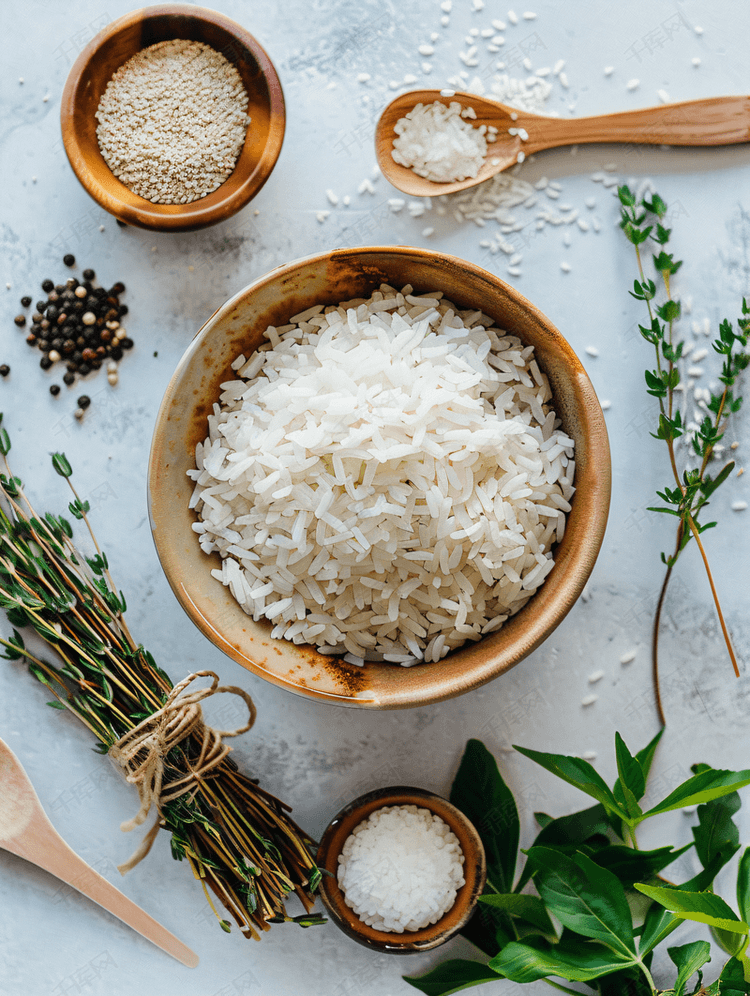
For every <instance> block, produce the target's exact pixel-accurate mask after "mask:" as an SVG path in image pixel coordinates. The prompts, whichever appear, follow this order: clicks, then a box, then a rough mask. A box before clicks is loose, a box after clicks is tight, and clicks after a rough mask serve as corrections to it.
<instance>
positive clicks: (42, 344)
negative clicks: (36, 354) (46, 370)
mask: <svg viewBox="0 0 750 996" xmlns="http://www.w3.org/2000/svg"><path fill="white" fill-rule="evenodd" d="M39 348H40V349H41V351H42V352H43V353H48V352H49V351H50V348H51V347H50V344H49V339H40V340H39Z"/></svg>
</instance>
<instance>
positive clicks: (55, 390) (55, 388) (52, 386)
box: [49, 384, 60, 398]
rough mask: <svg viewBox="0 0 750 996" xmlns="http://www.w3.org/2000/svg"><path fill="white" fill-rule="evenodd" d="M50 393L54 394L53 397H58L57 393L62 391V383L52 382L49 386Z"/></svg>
mask: <svg viewBox="0 0 750 996" xmlns="http://www.w3.org/2000/svg"><path fill="white" fill-rule="evenodd" d="M49 393H50V394H51V395H52V397H53V398H56V397H57V395H58V394H59V393H60V385H59V384H50V386H49Z"/></svg>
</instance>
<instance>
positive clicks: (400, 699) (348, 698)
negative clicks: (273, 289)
mask: <svg viewBox="0 0 750 996" xmlns="http://www.w3.org/2000/svg"><path fill="white" fill-rule="evenodd" d="M379 254H384V255H387V256H404V257H411V256H414V254H417V256H418V257H420V258H421V259H422V260H424V261H426V262H428V263H437V264H439V265H440V266H444V267H446V268H449V267H452V268H455V269H457V270H458V271H460V272H461V274H462V275H463V274H465V273H467V272H468V273H470V274H471V275H472V276H473V277H474V278H476V279H477V280H479V281H484V282H485V283H486V284H488V285H489V288H490V289H491V290H492V291H494V292H495V293H497V292H498V291H500V292H501V293H502V294H505V295H507V297H508V298H510V299H511V301H512V302H513V303H514V304H515V305H516V306H518V307H519V308H520V309H522V310H525V311H527V312H529V313H530V315H531V316H532V317H533V318H534V319H535V320H536V321H537V322H539V324H540V325H541V326H542V327H543V328H544V329H545V331H546V332H547V333H548V334H549V336H550V339H551V341H552V342H553V343H554V346H555V348H556V349H557V350H559V352H560V354H561V355H563V356H564V357H565V366H566V368H567V369H569V371H570V374H569V379H570V382H571V383H572V384H574V385H575V387H576V389H577V390H578V391H579V392H580V394H581V396H582V400H581V405H580V410H579V416H580V419H581V424H582V425H583V426H584V427H585V430H584V433H583V434H584V435H585V436H586V438H587V440H588V442H589V448H590V450H591V457H590V460H589V464H590V470H589V471H588V487H587V492H588V494H589V495H590V497H589V498H588V500H589V503H590V505H591V509H592V510H591V514H590V518H589V519H587V520H586V528H585V529H584V528H582V529H581V530H580V536H579V542H578V544H577V546H576V549H575V552H574V553H573V554H571V560H570V563H568V564H567V568H566V573H565V582H564V584H561V585H560V588H559V589H558V590H557V591H556V592H555V593H554V595H553V596H552V597H550V598H549V601H548V602H547V601H545V603H543V609H542V611H541V612H537V613H534V614H532V615H531V616H530V617H528V619H527V622H526V624H525V625H526V628H525V630H524V632H523V634H519V635H518V637H517V638H516V639H515V641H514V642H513V644H512V645H510V647H509V648H504V650H503V657H502V658H501V659H500V660H498V658H497V655H494V656H493V657H491V658H488V659H485V660H481V661H476V660H472V662H471V664H470V666H469V667H466V668H462V669H461V670H460V671H452V672H451V673H448V672H447V671H442V670H440V669H441V666H442V665H443V664H444V663H445V662H447V661H450V660H451V658H453V657H454V656H455V654H461V653H463V652H464V650H466V649H467V648H466V646H464V648H461V649H459V650H458V651H456V652H455V654H449V655H448V657H446V658H444V659H443V661H440V662H438V663H436V664H423V665H415V666H414V667H412V668H409V669H408V672H409V674H412V673H415V672H416V671H417V670H419V671H420V672H421V669H422V668H425V669H426V668H433V669H437V670H435V671H434V672H433V677H432V678H431V680H430V681H429V682H426V683H423V684H420V683H415V684H414V685H411V684H410V685H409V686H408V689H407V688H397V689H395V690H393V689H389V690H388V693H387V698H386V697H382V698H378V697H377V696H375V697H360V698H357V697H354V696H353V695H346V694H338V693H335V692H330V691H326V690H323V691H321V690H319V689H317V688H315V687H314V686H312V685H310V684H306V685H299V684H295V683H294V682H293V681H292V680H289V679H288V678H286V677H283V676H281V675H279V674H277V673H275V672H273V671H272V670H269V669H267V668H265V667H263V666H262V665H261V664H259V663H258V662H257V661H256V660H254V659H252V658H251V657H250V656H248V655H249V654H252V652H253V649H252V642H250V643H249V644H248V645H247V646H244V645H243V647H242V648H240V647H239V646H237V645H236V644H235V643H233V642H230V640H229V639H228V638H227V637H226V636H225V635H224V634H223V633H221V632H219V631H218V629H216V628H214V626H213V625H212V620H211V619H210V618H206V617H204V616H203V614H202V613H201V612H200V611H198V609H197V607H196V605H195V603H194V602H193V600H192V598H191V597H190V592H189V591H188V590H187V589H186V588H185V586H184V584H183V583H182V582H181V581H180V579H179V578H177V577H175V576H173V573H172V566H171V565H170V559H171V558H172V557H173V556H175V555H174V554H173V553H172V551H171V547H170V541H169V540H168V539H167V538H166V535H165V533H163V532H162V530H161V529H160V528H159V526H160V525H162V526H164V527H165V529H166V530H167V532H168V531H169V529H170V528H171V526H170V523H171V521H172V520H171V516H170V517H169V520H168V521H167V519H165V513H164V511H163V510H162V511H159V509H160V502H159V496H158V492H157V491H156V484H155V482H156V480H157V479H158V477H159V474H160V468H161V466H162V463H163V462H164V461H168V460H169V459H171V457H170V456H169V453H168V452H167V450H166V448H165V439H164V437H165V434H166V427H167V424H168V421H169V414H170V408H171V406H172V404H173V402H174V400H175V398H176V397H177V395H178V394H179V389H180V381H181V379H182V377H183V374H184V372H185V370H186V369H187V368H189V366H190V364H191V362H192V361H193V358H194V357H195V356H196V354H200V351H201V349H202V347H203V344H204V343H205V342H206V341H207V340H209V337H210V336H211V332H212V330H213V329H214V327H215V326H216V325H217V324H219V323H220V322H221V321H222V319H223V318H224V317H225V316H229V315H230V314H231V313H232V311H233V309H234V308H235V307H236V305H237V304H238V303H239V302H240V301H242V300H243V299H244V298H246V297H248V296H249V295H251V294H252V293H253V292H254V291H256V290H258V289H259V288H260V287H262V286H263V285H265V284H267V283H272V282H274V281H276V280H278V279H279V278H284V277H286V276H287V275H289V274H292V273H293V272H294V271H295V270H296V269H297V268H300V267H303V266H306V265H308V264H311V263H321V264H322V263H327V264H334V263H336V262H339V261H340V262H341V263H342V265H345V264H346V262H347V261H348V260H355V261H356V260H357V258H358V257H361V256H363V255H365V256H368V257H376V256H378V255H379ZM374 265H375V264H373V263H371V264H370V266H374ZM386 269H387V263H386V262H385V261H384V262H383V264H382V269H381V270H379V271H378V273H379V275H380V276H383V277H384V276H387V273H385V270H386ZM579 483H580V482H579ZM147 487H148V510H149V519H150V524H151V531H152V536H153V539H154V543H155V546H156V549H157V554H158V556H159V559H160V561H161V564H162V567H163V569H164V571H165V574H166V576H167V580H168V581H169V584H170V586H171V587H172V590H173V592H174V594H175V595H176V597H177V599H178V601H179V602H180V604H181V605H182V607H183V609H184V610H185V612H186V613H187V614H188V616H190V618H191V620H192V622H193V623H194V625H196V626H197V627H198V628H199V629H200V631H201V632H202V633H203V634H204V636H206V637H207V638H208V639H209V640H210V641H211V642H212V643H214V645H215V646H218V647H219V648H220V649H221V650H223V651H224V653H226V654H227V655H228V656H229V657H231V658H232V659H233V660H235V661H236V662H237V663H238V664H240V665H242V666H243V667H245V668H246V669H247V670H249V671H252V672H253V673H254V674H257V675H258V676H260V677H262V678H264V679H265V680H267V681H270V682H272V683H273V684H275V685H278V686H279V687H280V688H285V689H287V690H289V691H292V692H294V693H295V694H298V695H303V696H305V697H306V698H312V699H316V700H318V701H322V702H327V703H329V704H334V705H343V706H347V707H353V708H366V709H399V708H401V709H403V708H412V707H415V706H421V705H428V704H431V703H434V702H440V701H442V700H444V699H449V698H453V697H455V696H457V695H462V694H464V693H465V692H468V691H471V690H472V689H475V688H477V687H479V686H480V685H483V684H485V683H486V682H488V681H490V680H492V679H493V678H496V677H498V676H499V675H500V674H502V673H504V672H505V671H507V670H509V669H510V668H511V667H513V666H514V665H515V664H517V663H519V662H520V661H521V660H523V659H524V658H525V657H527V656H528V655H529V654H530V653H532V652H533V651H534V650H535V649H536V648H537V647H538V646H540V644H541V643H543V642H544V640H546V639H547V638H548V637H549V636H550V634H551V633H552V632H553V631H554V630H555V629H556V628H557V626H558V625H559V624H560V623H561V622H562V621H563V619H564V618H565V616H566V615H567V614H568V612H569V611H570V610H571V608H572V607H573V605H574V604H575V602H576V600H577V599H578V597H579V596H580V594H581V592H582V591H583V588H584V586H585V584H586V581H587V580H588V577H589V575H590V573H591V571H592V569H593V566H594V563H595V562H596V558H597V555H598V553H599V550H600V548H601V544H602V541H603V538H604V532H605V528H606V524H607V518H608V514H609V502H610V493H611V461H610V452H609V442H608V437H607V429H606V423H605V420H604V414H603V412H602V410H601V406H600V405H599V402H598V399H597V396H596V392H595V391H594V387H593V385H592V383H591V381H590V379H589V377H588V375H587V373H586V371H585V369H584V367H583V365H582V364H581V361H580V360H579V359H578V357H577V356H576V354H575V352H574V351H573V349H572V347H571V346H570V344H569V343H568V342H567V340H566V339H565V338H564V337H563V335H562V334H561V333H560V332H559V331H558V330H557V328H556V327H555V326H554V325H553V324H552V323H551V322H550V321H549V319H548V318H547V317H546V316H545V315H543V314H542V312H541V311H540V310H539V309H538V308H537V307H536V306H535V305H534V304H532V303H531V302H530V301H528V299H527V298H525V297H524V296H523V295H522V294H520V293H519V292H518V291H517V290H516V289H515V288H514V287H512V286H511V285H509V284H506V283H505V282H504V281H503V280H502V279H501V278H499V277H497V276H495V275H494V274H492V273H489V272H488V271H486V270H483V269H482V268H481V267H479V266H477V265H476V264H474V263H470V262H468V261H466V260H463V259H461V258H459V257H456V256H452V255H449V254H447V253H440V252H437V251H435V250H428V249H424V248H423V247H418V246H363V247H357V248H352V249H336V250H329V251H326V252H321V253H313V254H311V255H309V256H304V257H301V258H299V259H296V260H293V261H291V262H289V263H284V264H281V265H280V266H277V267H275V268H273V269H272V270H270V271H268V272H267V273H265V274H263V275H262V276H260V277H258V278H257V279H256V280H254V281H252V282H251V283H250V284H248V286H247V287H245V288H243V289H242V290H240V291H238V292H237V293H236V294H234V295H233V296H232V297H231V298H230V299H229V300H228V301H227V302H225V303H224V304H223V305H222V306H221V307H220V308H218V309H217V310H216V311H215V312H214V314H213V315H211V317H210V318H209V319H208V320H207V321H206V322H205V323H204V324H203V326H202V327H201V328H200V329H199V331H198V332H197V333H196V335H195V337H194V338H193V340H192V342H191V343H190V345H189V346H188V347H187V349H186V351H185V353H184V354H183V356H182V358H181V360H180V361H179V363H178V365H177V367H176V369H175V372H174V374H173V376H172V378H171V380H170V382H169V384H168V386H167V388H166V391H165V393H164V397H163V399H162V403H161V406H160V408H159V412H158V414H157V418H156V423H155V428H154V435H153V439H152V444H151V453H150V457H149V465H148V484H147ZM577 495H581V496H582V492H581V491H580V489H579V490H578V492H577ZM575 500H576V496H574V499H573V501H574V502H575ZM579 500H581V499H579ZM574 508H575V505H574ZM155 509H156V510H157V511H156V512H155ZM566 535H567V534H566ZM563 542H564V541H563ZM557 566H558V565H557V562H556V565H555V568H553V571H555V570H557ZM207 569H208V565H207ZM551 576H552V573H551V574H550V577H551ZM217 584H220V582H217ZM545 584H546V582H545ZM544 590H545V589H544V586H542V587H541V588H540V589H539V592H537V593H536V594H535V595H534V597H533V598H532V599H531V600H530V602H529V603H528V605H531V604H532V603H533V602H534V599H537V598H538V597H539V593H540V592H544ZM538 604H539V603H537V605H538ZM528 605H527V606H525V607H524V609H522V610H521V611H520V612H519V613H518V614H517V615H515V616H513V617H512V619H519V618H520V616H521V613H524V612H526V609H527V608H528ZM240 611H241V610H240ZM527 615H528V614H527ZM511 621H512V620H509V623H510V622H511ZM509 623H508V624H509ZM508 624H506V625H508ZM503 631H504V627H503V628H501V629H500V630H498V631H496V633H494V634H490V635H488V636H487V637H484V638H483V641H482V643H484V641H485V640H491V639H492V637H493V636H496V635H497V634H502V633H503ZM272 642H276V641H272ZM279 642H281V643H283V642H284V641H279ZM475 646H477V644H472V645H471V647H475ZM311 651H312V648H311ZM312 652H314V651H312ZM324 660H329V658H325V657H323V656H321V661H324ZM371 667H373V668H379V667H389V668H390V667H393V665H390V664H365V666H364V668H353V669H354V670H356V671H357V672H362V673H363V674H366V673H367V669H368V668H371Z"/></svg>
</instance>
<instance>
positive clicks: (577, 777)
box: [513, 744, 750, 821]
mask: <svg viewBox="0 0 750 996" xmlns="http://www.w3.org/2000/svg"><path fill="white" fill-rule="evenodd" d="M513 747H514V749H515V750H517V751H518V752H519V753H520V754H524V755H525V756H526V757H529V758H531V760H532V761H536V763H537V764H540V765H541V766H542V767H543V768H546V769H547V771H551V772H552V774H553V775H557V777H558V778H562V780H563V781H564V782H568V783H569V784H570V785H575V786H576V788H579V789H580V790H581V791H582V792H585V793H586V794H587V795H590V796H592V798H594V799H596V800H597V801H598V802H601V804H602V805H603V806H604V807H605V808H606V809H608V810H611V811H612V812H614V813H615V814H616V815H617V816H619V817H620V818H621V819H623V820H626V821H627V819H628V814H627V813H625V812H623V809H622V807H621V806H620V805H619V804H618V802H617V800H616V799H615V797H614V796H613V795H612V792H611V791H610V788H609V786H608V785H607V783H606V782H605V781H604V779H603V778H602V776H601V775H600V774H599V773H598V772H597V771H596V769H595V768H593V767H592V766H591V765H590V764H589V763H588V761H584V760H583V759H582V758H580V757H568V756H567V755H565V754H546V753H542V752H541V751H536V750H529V748H528V747H518V746H516V744H514V745H513ZM749 774H750V773H749ZM748 780H749V781H750V778H749V779H748Z"/></svg>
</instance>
